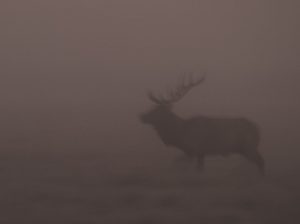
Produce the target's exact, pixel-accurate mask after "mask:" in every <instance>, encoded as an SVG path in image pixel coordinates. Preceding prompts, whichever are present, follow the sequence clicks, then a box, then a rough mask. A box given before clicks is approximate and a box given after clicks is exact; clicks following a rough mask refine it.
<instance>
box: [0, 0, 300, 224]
mask: <svg viewBox="0 0 300 224" xmlns="http://www.w3.org/2000/svg"><path fill="white" fill-rule="evenodd" d="M299 8H300V3H299V2H298V1H296V0H295V1H294V0H287V1H277V0H274V1H269V0H263V1H258V0H253V1H234V0H229V1H221V0H209V1H208V0H203V1H199V0H197V1H196V0H187V1H184V2H183V1H177V0H176V1H174V0H173V1H171V0H160V1H158V0H152V1H141V0H140V1H137V0H127V1H121V0H100V1H94V0H88V1H79V0H73V1H67V0H60V1H58V0H52V1H37V0H27V1H18V0H9V1H8V0H4V1H2V2H1V3H0V15H1V17H0V18H1V19H0V27H1V37H0V40H1V41H0V43H1V52H0V59H1V60H0V72H1V75H0V92H1V94H0V102H1V116H0V119H1V127H0V133H1V137H0V140H1V141H0V146H1V150H0V152H1V162H2V165H1V169H0V173H1V176H2V177H3V179H2V186H1V195H2V196H1V197H2V198H3V200H2V201H1V203H0V206H1V210H2V212H1V213H3V214H1V219H2V221H1V222H3V223H187V222H188V223H194V222H195V223H199V222H200V221H201V222H202V223H282V222H286V223H296V222H297V221H296V222H295V221H293V220H295V219H300V218H299V217H297V214H298V209H297V206H298V208H299V195H300V192H299V190H297V187H299V183H300V182H299V177H298V175H297V174H298V172H299V169H300V167H299V165H298V163H299V159H300V152H299V146H300V140H299V137H298V133H299V132H298V128H299V125H300V118H299V114H300V105H299V100H298V95H299V93H300V90H299V83H300V76H299V74H300V62H299V58H300V45H299V38H300V30H299V25H300V24H299V21H300V19H299ZM189 72H193V73H194V74H195V77H196V76H200V77H201V76H202V75H203V74H206V80H205V82H204V83H203V84H202V85H201V86H200V87H197V88H195V89H194V90H193V91H191V93H189V94H188V95H186V96H185V97H184V98H183V99H182V100H181V101H180V102H178V103H177V104H176V105H174V112H175V113H176V114H178V115H179V116H182V117H184V118H188V117H191V116H195V115H199V114H201V115H207V116H216V117H247V118H249V119H251V120H253V121H255V122H256V123H257V124H258V125H259V127H260V129H261V135H262V142H261V144H260V146H259V150H260V152H261V153H262V155H263V157H264V158H265V160H266V164H267V176H266V177H265V178H262V177H259V176H258V175H257V174H256V173H255V171H254V170H253V167H252V166H251V165H249V164H247V161H244V160H242V159H240V158H235V157H234V158H225V159H224V158H215V159H208V161H207V169H206V170H205V172H204V173H197V172H196V171H195V170H193V169H188V170H184V171H183V170H178V167H175V168H174V167H173V165H172V164H173V162H172V161H173V160H174V158H175V157H176V156H177V154H178V153H179V151H178V150H176V149H174V148H168V147H166V146H165V145H164V144H163V143H162V142H161V140H160V139H159V137H158V136H157V135H156V134H155V132H154V130H153V129H151V128H150V127H149V126H145V125H143V124H142V123H141V122H140V121H139V119H138V115H139V114H140V113H142V112H144V111H147V110H148V109H149V108H151V107H152V106H153V103H152V102H150V101H149V99H148V98H147V95H146V93H147V91H148V90H151V91H153V92H154V93H158V94H159V93H165V92H168V91H170V90H172V89H173V88H174V87H175V86H176V84H177V81H178V77H179V76H180V75H182V74H185V73H189Z"/></svg>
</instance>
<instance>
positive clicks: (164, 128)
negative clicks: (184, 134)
mask: <svg viewBox="0 0 300 224" xmlns="http://www.w3.org/2000/svg"><path fill="white" fill-rule="evenodd" d="M183 123H184V119H183V118H181V117H179V116H178V115H176V114H175V113H173V112H172V111H168V112H166V113H165V114H164V115H163V116H161V119H159V121H157V122H155V123H154V124H153V126H154V129H155V130H156V131H157V133H158V135H159V136H160V137H161V139H162V141H163V142H164V143H165V144H166V145H172V144H176V141H177V140H178V137H179V136H180V130H181V126H182V124H183Z"/></svg>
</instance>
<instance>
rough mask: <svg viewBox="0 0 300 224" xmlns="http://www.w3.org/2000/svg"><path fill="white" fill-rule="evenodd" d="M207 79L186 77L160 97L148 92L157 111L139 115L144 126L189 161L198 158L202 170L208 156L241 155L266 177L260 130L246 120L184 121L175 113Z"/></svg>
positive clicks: (209, 118) (198, 117)
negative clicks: (173, 109)
mask: <svg viewBox="0 0 300 224" xmlns="http://www.w3.org/2000/svg"><path fill="white" fill-rule="evenodd" d="M204 80H205V76H203V77H202V78H198V79H197V80H194V79H193V77H192V76H191V75H190V76H189V78H187V77H186V76H183V77H182V79H180V81H179V84H178V86H177V87H176V88H175V90H173V91H170V93H169V94H168V95H167V96H166V95H164V96H160V97H157V96H155V95H153V93H152V92H148V97H149V99H150V100H151V101H152V102H153V103H155V106H154V108H152V109H151V110H149V111H147V112H146V113H143V114H141V115H140V120H141V121H142V122H143V123H144V124H149V125H151V126H152V127H153V128H154V129H155V131H156V132H157V134H158V136H159V137H160V139H161V140H162V141H163V143H164V144H166V145H167V146H173V147H175V148H178V149H179V150H181V151H182V152H183V153H184V156H185V157H186V158H188V159H196V160H197V166H198V168H199V169H200V170H202V169H204V159H205V157H206V156H217V155H219V156H229V155H232V154H237V155H241V156H243V157H244V158H246V159H247V160H248V161H250V162H251V163H254V164H256V166H257V167H258V169H259V171H260V172H261V173H262V174H264V172H265V162H264V159H263V157H262V156H261V154H260V153H259V151H258V149H257V148H258V145H259V139H260V134H259V129H258V127H257V125H256V124H255V123H254V122H252V121H250V120H248V119H246V118H229V117H224V118H222V117H220V118H216V117H208V116H202V115H199V116H196V117H192V118H187V119H186V118H181V117H179V116H178V115H176V114H175V113H174V112H173V111H172V106H173V104H174V103H176V102H178V101H179V100H180V99H182V98H183V97H184V96H185V95H186V94H187V93H188V92H189V91H190V90H191V89H192V88H194V87H196V86H199V85H200V84H201V83H203V81H204Z"/></svg>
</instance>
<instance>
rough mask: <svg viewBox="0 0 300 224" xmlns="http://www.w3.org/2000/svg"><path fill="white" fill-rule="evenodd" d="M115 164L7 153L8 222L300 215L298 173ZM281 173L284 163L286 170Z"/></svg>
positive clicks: (219, 221) (3, 214) (3, 205)
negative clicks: (194, 169)
mask: <svg viewBox="0 0 300 224" xmlns="http://www.w3.org/2000/svg"><path fill="white" fill-rule="evenodd" d="M139 164H140V165H139V166H138V167H134V166H131V167H130V166H125V165H124V166H120V165H119V166H116V164H111V163H109V161H108V160H107V158H106V159H105V158H103V157H100V156H97V154H86V155H83V154H82V153H81V154H64V155H63V154H60V155H58V154H51V155H50V154H49V155H46V154H41V153H33V152H32V153H27V154H26V153H24V152H22V153H18V152H14V153H4V154H3V155H2V158H1V170H0V175H1V191H0V194H1V197H0V198H1V200H0V223H3V224H27V223H28V224H29V223H30V224H35V223H36V224H41V223H43V224H48V223H49V224H60V223H62V224H94V223H95V224H96V223H97V224H99V223H101V224H114V223H116V224H117V223H126V224H127V223H128V224H152V223H162V224H163V223H165V224H169V223H172V224H177V223H189V224H193V223H201V224H238V223H241V224H242V223H243V224H244V223H245V224H252V223H253V224H262V223H267V224H277V223H278V224H279V223H280V224H281V223H291V224H296V223H300V197H299V196H300V190H299V189H298V187H299V186H300V184H299V183H300V182H299V179H296V177H297V175H296V173H294V174H293V175H292V174H291V173H289V175H288V172H287V173H286V175H281V176H280V175H277V174H276V172H273V173H272V172H269V173H270V174H268V175H267V177H265V178H262V177H260V176H259V175H258V174H257V173H256V172H255V170H253V169H252V168H253V167H250V166H247V165H241V164H243V163H241V164H236V166H237V167H234V166H233V169H231V168H230V169H227V170H226V169H224V167H226V165H224V167H221V168H219V169H214V168H213V165H211V167H210V168H208V171H207V172H206V173H204V174H201V173H199V172H196V171H193V169H177V168H175V169H174V167H172V168H171V167H168V166H162V165H161V164H160V163H157V164H156V165H149V164H151V163H149V161H145V163H144V164H145V165H142V164H143V163H139ZM282 173H283V174H285V173H284V171H283V172H282Z"/></svg>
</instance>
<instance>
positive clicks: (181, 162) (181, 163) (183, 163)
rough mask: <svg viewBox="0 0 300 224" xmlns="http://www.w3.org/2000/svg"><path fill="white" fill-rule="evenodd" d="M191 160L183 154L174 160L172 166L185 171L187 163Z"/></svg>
mask: <svg viewBox="0 0 300 224" xmlns="http://www.w3.org/2000/svg"><path fill="white" fill-rule="evenodd" d="M191 160H192V158H191V156H189V155H186V154H183V155H180V156H178V157H177V158H176V159H175V163H174V164H175V166H178V165H179V167H181V168H183V169H186V168H187V167H188V163H190V162H191Z"/></svg>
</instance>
